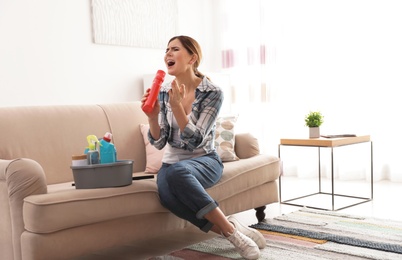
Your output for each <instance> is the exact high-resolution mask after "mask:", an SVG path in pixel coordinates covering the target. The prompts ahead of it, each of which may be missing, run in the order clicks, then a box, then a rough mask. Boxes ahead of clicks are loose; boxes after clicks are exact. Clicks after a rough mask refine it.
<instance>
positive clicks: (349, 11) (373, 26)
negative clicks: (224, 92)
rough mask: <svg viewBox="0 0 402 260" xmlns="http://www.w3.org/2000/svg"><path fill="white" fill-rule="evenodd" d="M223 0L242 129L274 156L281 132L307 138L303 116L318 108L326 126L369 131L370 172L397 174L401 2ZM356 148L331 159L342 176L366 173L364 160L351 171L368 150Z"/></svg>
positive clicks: (235, 108)
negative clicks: (255, 138)
mask: <svg viewBox="0 0 402 260" xmlns="http://www.w3.org/2000/svg"><path fill="white" fill-rule="evenodd" d="M219 3H220V6H219V8H220V17H221V21H220V23H219V24H220V26H221V27H220V28H219V30H221V31H222V34H221V44H220V45H222V46H223V49H222V67H223V72H224V73H228V74H230V76H231V93H230V95H229V96H230V103H231V109H232V113H234V114H239V119H238V131H243V130H244V131H246V130H247V131H249V130H251V131H252V132H253V133H254V134H255V135H256V136H257V137H258V138H259V140H260V145H261V150H262V151H263V152H264V153H274V154H277V152H278V150H277V149H278V143H279V140H280V138H293V137H295V138H297V137H308V128H307V127H305V126H304V116H305V115H306V114H307V113H308V112H309V111H312V110H314V111H321V112H322V113H323V115H324V124H323V125H322V126H321V133H322V134H346V133H348V134H359V135H360V134H364V135H365V134H368V135H371V139H372V141H373V147H374V179H375V180H380V179H389V180H392V181H402V163H400V162H401V161H402V160H401V157H402V152H401V151H400V149H401V148H402V138H399V134H400V133H401V132H402V124H401V123H400V116H399V114H400V111H402V102H401V101H400V94H399V92H400V90H401V88H402V15H401V13H402V1H399V0H336V1H335V0H334V1H330V0H303V1H300V0H276V1H274V0H272V1H271V0H250V1H238V0H221V1H220V2H219ZM227 102H229V101H227ZM356 149H357V150H353V149H352V151H346V154H345V155H342V156H340V157H339V158H337V161H338V162H340V166H339V169H338V168H337V174H338V173H339V177H340V178H347V179H361V178H366V179H367V177H368V172H369V169H368V168H369V167H368V166H365V168H364V169H363V170H362V169H361V168H358V169H356V165H357V164H356V162H358V161H361V160H363V161H364V160H365V158H366V157H367V154H366V152H365V151H366V150H367V149H366V148H361V149H360V148H358V147H357V148H356ZM359 149H360V150H359ZM340 153H341V152H340ZM342 153H343V151H342ZM324 154H325V152H324ZM351 157H353V158H355V159H353V160H347V159H348V158H351ZM363 157H364V158H363ZM297 159H298V160H299V161H304V162H307V161H308V160H307V159H306V160H305V159H304V157H303V156H298V158H297ZM295 165H296V163H295ZM368 165H369V164H368ZM289 167H296V166H293V165H290V166H289ZM300 168H302V166H298V167H296V168H294V169H296V170H289V171H288V172H293V173H294V174H301V169H300ZM292 169H293V168H292ZM362 172H363V173H362ZM342 174H343V176H342Z"/></svg>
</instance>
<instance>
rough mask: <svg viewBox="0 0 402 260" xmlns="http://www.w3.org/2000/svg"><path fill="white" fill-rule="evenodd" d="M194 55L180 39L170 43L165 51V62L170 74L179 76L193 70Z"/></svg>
mask: <svg viewBox="0 0 402 260" xmlns="http://www.w3.org/2000/svg"><path fill="white" fill-rule="evenodd" d="M193 57H194V55H191V54H190V53H188V51H187V50H186V48H184V47H183V45H182V44H181V42H180V41H179V40H178V39H174V40H173V41H171V42H170V43H169V44H168V47H167V49H166V53H165V64H166V68H167V71H168V73H169V75H173V76H176V77H177V76H178V75H180V74H183V73H186V72H189V71H192V64H193V61H192V58H193Z"/></svg>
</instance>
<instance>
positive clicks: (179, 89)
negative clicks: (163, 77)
mask: <svg viewBox="0 0 402 260" xmlns="http://www.w3.org/2000/svg"><path fill="white" fill-rule="evenodd" d="M185 97H186V86H185V85H184V84H181V86H179V85H178V84H177V82H176V80H173V82H172V88H171V89H170V90H169V103H170V106H172V107H176V106H178V105H180V104H181V101H182V100H183V98H185Z"/></svg>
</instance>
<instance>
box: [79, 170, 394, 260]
mask: <svg viewBox="0 0 402 260" xmlns="http://www.w3.org/2000/svg"><path fill="white" fill-rule="evenodd" d="M282 184H283V185H282V198H283V199H289V198H294V196H300V195H304V194H309V193H311V192H315V191H316V190H317V189H318V188H317V181H316V180H313V179H297V178H289V177H288V178H287V179H283V181H282ZM335 184H336V185H335V191H336V192H338V193H340V194H347V195H350V194H348V192H351V193H352V195H353V196H363V197H366V196H367V197H370V188H369V187H370V186H369V183H368V182H364V181H346V182H339V181H338V182H335ZM322 187H323V188H327V189H328V187H329V188H330V187H331V186H328V185H327V184H326V183H325V182H324V183H323V185H322ZM324 191H327V190H324ZM401 197H402V183H391V182H388V181H381V182H376V183H374V199H373V200H372V201H370V202H366V203H362V204H360V205H356V206H353V207H349V208H346V209H343V210H339V212H344V213H348V214H355V215H364V216H372V217H378V218H385V219H395V220H401V221H402V212H400V209H399V208H400V207H399V201H398V200H399V198H401ZM305 202H306V203H308V202H309V201H305ZM313 202H314V203H317V201H313ZM338 202H339V203H340V205H341V204H342V203H343V201H336V203H335V205H337V203H338ZM318 204H320V206H322V207H331V205H332V201H331V200H328V199H327V198H324V199H322V200H321V201H318ZM299 208H300V207H296V206H289V205H284V204H280V203H274V204H271V205H268V206H267V209H266V210H265V212H266V217H267V218H272V217H275V216H278V215H281V214H286V213H289V212H292V211H295V210H298V209H299ZM236 217H237V219H239V220H240V221H242V222H243V223H244V224H247V225H251V224H255V223H256V221H257V220H256V218H255V215H254V210H250V211H246V212H242V213H238V214H236ZM213 236H215V235H213V234H204V233H202V232H200V231H198V230H197V229H195V228H189V229H187V230H183V231H182V232H180V233H177V232H175V233H174V234H168V235H165V236H163V237H160V238H158V239H153V240H152V241H143V242H142V243H138V244H137V245H135V246H130V247H125V248H119V249H116V250H114V251H108V252H105V253H103V254H96V255H91V256H87V257H81V258H79V260H94V259H96V260H106V259H113V260H123V259H124V260H128V259H130V260H133V259H148V258H150V257H153V256H160V255H164V254H167V253H169V252H171V251H173V250H175V249H177V248H182V247H185V246H187V245H189V244H193V243H197V242H198V241H201V240H204V239H208V238H210V237H213ZM133 252H134V253H133ZM77 260H78V259H77Z"/></svg>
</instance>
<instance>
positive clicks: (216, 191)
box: [208, 154, 280, 202]
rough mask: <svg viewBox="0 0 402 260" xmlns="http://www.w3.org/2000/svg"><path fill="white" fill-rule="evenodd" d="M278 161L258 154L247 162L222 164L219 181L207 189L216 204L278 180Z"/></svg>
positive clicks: (275, 158)
mask: <svg viewBox="0 0 402 260" xmlns="http://www.w3.org/2000/svg"><path fill="white" fill-rule="evenodd" d="M279 172H280V160H279V159H278V158H277V157H275V156H270V155H266V154H259V155H257V156H254V157H251V158H249V159H247V160H242V159H240V160H238V161H233V162H226V163H224V169H223V175H222V178H221V180H220V181H219V182H218V183H217V184H216V185H215V186H213V187H211V188H209V189H208V193H209V194H210V195H211V196H212V197H213V198H214V199H216V200H217V201H218V202H219V201H222V200H225V199H227V198H230V197H233V196H235V195H236V194H239V193H241V192H243V191H246V190H251V189H253V188H255V187H257V186H260V185H262V184H264V183H267V182H273V181H275V180H277V179H278V177H279Z"/></svg>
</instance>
